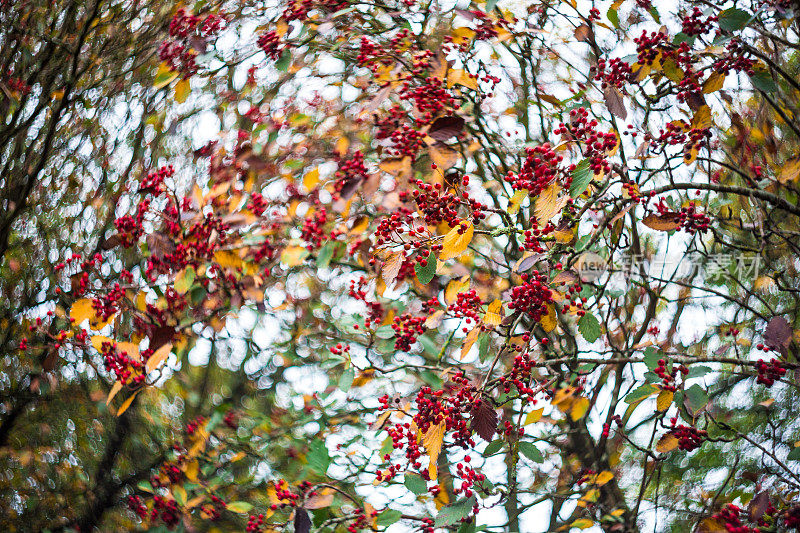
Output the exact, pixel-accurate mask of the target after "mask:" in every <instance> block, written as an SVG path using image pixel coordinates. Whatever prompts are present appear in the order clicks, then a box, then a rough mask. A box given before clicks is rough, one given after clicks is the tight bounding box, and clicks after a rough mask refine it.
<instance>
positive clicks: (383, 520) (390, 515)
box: [378, 509, 403, 527]
mask: <svg viewBox="0 0 800 533" xmlns="http://www.w3.org/2000/svg"><path fill="white" fill-rule="evenodd" d="M402 516H403V513H401V512H400V511H395V510H394V509H386V510H385V511H382V512H381V514H379V515H378V525H379V526H384V527H386V526H391V525H392V524H394V523H395V522H397V521H398V520H400V518H401V517H402Z"/></svg>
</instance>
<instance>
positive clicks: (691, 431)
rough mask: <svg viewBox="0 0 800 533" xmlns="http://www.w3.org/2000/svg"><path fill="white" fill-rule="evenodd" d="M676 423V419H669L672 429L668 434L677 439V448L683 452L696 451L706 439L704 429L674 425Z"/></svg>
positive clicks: (706, 433)
mask: <svg viewBox="0 0 800 533" xmlns="http://www.w3.org/2000/svg"><path fill="white" fill-rule="evenodd" d="M677 422H678V419H677V417H672V418H671V419H670V423H671V424H672V429H671V430H670V432H669V433H670V435H672V436H673V437H675V438H676V439H678V448H680V449H681V450H683V451H687V452H690V451H692V450H696V449H697V448H699V447H700V446H701V445H702V444H703V441H704V440H705V439H706V438H707V437H708V432H707V431H706V430H704V429H697V428H696V427H692V426H687V425H684V424H680V425H676V424H677Z"/></svg>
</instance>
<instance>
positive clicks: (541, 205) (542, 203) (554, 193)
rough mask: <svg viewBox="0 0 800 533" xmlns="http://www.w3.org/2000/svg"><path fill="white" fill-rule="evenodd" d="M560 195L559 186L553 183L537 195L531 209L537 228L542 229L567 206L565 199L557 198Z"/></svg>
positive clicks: (564, 197)
mask: <svg viewBox="0 0 800 533" xmlns="http://www.w3.org/2000/svg"><path fill="white" fill-rule="evenodd" d="M560 193H561V186H560V185H559V184H558V182H555V181H554V182H552V183H551V184H550V185H548V186H547V187H545V189H544V190H543V191H542V192H541V193H540V194H539V197H538V198H537V199H536V204H535V205H534V208H533V212H534V214H535V215H536V222H538V224H539V227H544V225H545V224H547V223H548V222H550V219H552V218H553V217H554V216H556V213H558V212H559V211H561V209H562V208H563V207H564V206H565V205H567V197H566V196H559V194H560Z"/></svg>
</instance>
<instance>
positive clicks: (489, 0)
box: [486, 0, 497, 13]
mask: <svg viewBox="0 0 800 533" xmlns="http://www.w3.org/2000/svg"><path fill="white" fill-rule="evenodd" d="M496 5H497V0H486V12H487V13H489V12H490V11H492V10H493V9H494V8H495V6H496Z"/></svg>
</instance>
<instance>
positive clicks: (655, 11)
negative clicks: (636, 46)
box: [647, 6, 661, 24]
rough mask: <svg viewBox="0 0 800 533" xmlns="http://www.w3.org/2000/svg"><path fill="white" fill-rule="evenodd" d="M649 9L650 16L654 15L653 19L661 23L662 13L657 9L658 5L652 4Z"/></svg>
mask: <svg viewBox="0 0 800 533" xmlns="http://www.w3.org/2000/svg"><path fill="white" fill-rule="evenodd" d="M647 11H648V13H650V16H651V17H653V20H655V21H656V22H658V23H659V24H661V15H659V14H658V9H656V6H650V9H648V10H647Z"/></svg>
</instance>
